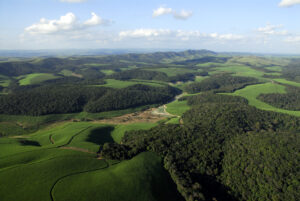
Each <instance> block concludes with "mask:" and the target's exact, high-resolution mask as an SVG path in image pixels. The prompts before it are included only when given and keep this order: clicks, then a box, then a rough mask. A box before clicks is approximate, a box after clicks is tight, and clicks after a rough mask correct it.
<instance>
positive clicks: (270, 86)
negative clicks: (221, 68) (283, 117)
mask: <svg viewBox="0 0 300 201" xmlns="http://www.w3.org/2000/svg"><path fill="white" fill-rule="evenodd" d="M267 93H286V92H285V87H284V86H282V85H278V84H275V83H271V82H268V83H264V84H257V85H251V86H247V87H245V88H243V89H240V90H237V91H235V92H234V93H224V94H227V95H234V96H241V97H244V98H246V99H247V100H248V101H249V105H252V106H254V107H256V108H258V109H261V110H267V111H274V112H280V113H285V114H290V115H294V116H300V111H290V110H284V109H279V108H276V107H273V106H271V105H269V104H267V103H264V102H262V101H260V100H258V99H257V98H256V97H257V96H259V94H267Z"/></svg>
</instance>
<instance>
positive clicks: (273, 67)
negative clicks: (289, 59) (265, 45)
mask: <svg viewBox="0 0 300 201" xmlns="http://www.w3.org/2000/svg"><path fill="white" fill-rule="evenodd" d="M265 69H267V70H271V71H276V72H281V71H282V67H281V66H271V67H265Z"/></svg>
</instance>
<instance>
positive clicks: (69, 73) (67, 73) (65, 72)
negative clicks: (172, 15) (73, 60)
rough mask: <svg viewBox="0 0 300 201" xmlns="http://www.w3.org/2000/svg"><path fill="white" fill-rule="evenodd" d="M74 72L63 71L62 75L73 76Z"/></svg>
mask: <svg viewBox="0 0 300 201" xmlns="http://www.w3.org/2000/svg"><path fill="white" fill-rule="evenodd" d="M72 73H73V72H72V71H70V70H62V71H61V72H60V74H62V75H64V76H72Z"/></svg>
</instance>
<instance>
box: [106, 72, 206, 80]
mask: <svg viewBox="0 0 300 201" xmlns="http://www.w3.org/2000/svg"><path fill="white" fill-rule="evenodd" d="M197 75H199V76H207V75H208V73H207V72H195V73H185V74H178V75H175V76H170V77H168V75H167V74H166V73H163V72H159V71H152V70H142V69H133V70H127V71H122V72H118V73H114V74H112V75H110V76H108V78H111V79H117V80H129V79H142V80H157V81H164V82H178V81H182V82H187V81H193V80H195V77H196V76H197Z"/></svg>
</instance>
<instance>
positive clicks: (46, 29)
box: [25, 12, 106, 35]
mask: <svg viewBox="0 0 300 201" xmlns="http://www.w3.org/2000/svg"><path fill="white" fill-rule="evenodd" d="M91 15H92V17H91V18H90V19H88V20H86V21H84V22H80V21H78V19H77V17H76V16H75V15H74V14H73V13H71V12H70V13H67V14H65V15H63V16H61V17H60V18H59V19H57V20H48V19H45V18H42V19H40V21H39V22H38V23H35V24H32V25H31V26H28V27H26V28H25V32H26V33H29V34H34V35H37V34H55V33H61V32H68V31H76V30H82V29H86V28H89V27H92V26H97V25H102V24H105V23H106V21H105V20H103V19H102V18H100V17H99V16H98V15H96V14H95V13H93V12H92V13H91Z"/></svg>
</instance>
